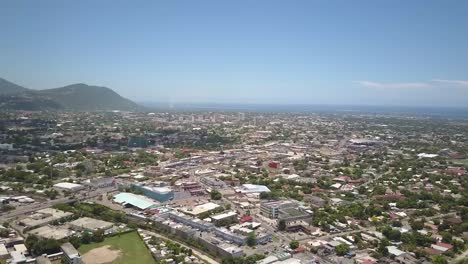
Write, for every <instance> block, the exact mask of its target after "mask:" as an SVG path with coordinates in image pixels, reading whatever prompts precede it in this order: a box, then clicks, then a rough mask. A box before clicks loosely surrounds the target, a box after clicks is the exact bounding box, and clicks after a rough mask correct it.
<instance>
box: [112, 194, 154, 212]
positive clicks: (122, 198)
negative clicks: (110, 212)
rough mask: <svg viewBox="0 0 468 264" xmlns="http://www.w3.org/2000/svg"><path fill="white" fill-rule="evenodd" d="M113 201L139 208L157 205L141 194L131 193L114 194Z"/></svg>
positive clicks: (143, 208) (145, 208) (144, 208)
mask: <svg viewBox="0 0 468 264" xmlns="http://www.w3.org/2000/svg"><path fill="white" fill-rule="evenodd" d="M114 202H116V203H119V204H121V205H122V206H125V207H135V208H138V209H140V210H147V209H151V208H155V207H157V206H158V205H157V203H156V202H154V201H153V200H151V199H148V198H146V197H145V196H142V195H137V194H133V193H127V192H121V193H119V194H117V195H115V196H114Z"/></svg>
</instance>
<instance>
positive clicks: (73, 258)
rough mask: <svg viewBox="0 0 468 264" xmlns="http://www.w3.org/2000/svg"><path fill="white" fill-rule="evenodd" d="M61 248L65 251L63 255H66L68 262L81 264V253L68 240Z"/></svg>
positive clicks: (69, 263)
mask: <svg viewBox="0 0 468 264" xmlns="http://www.w3.org/2000/svg"><path fill="white" fill-rule="evenodd" d="M60 249H61V250H62V252H63V255H64V256H65V259H66V261H67V263H68V264H81V263H82V261H81V255H80V253H79V252H78V250H76V248H75V247H74V246H73V245H72V244H71V243H70V242H67V243H65V244H63V245H61V246H60Z"/></svg>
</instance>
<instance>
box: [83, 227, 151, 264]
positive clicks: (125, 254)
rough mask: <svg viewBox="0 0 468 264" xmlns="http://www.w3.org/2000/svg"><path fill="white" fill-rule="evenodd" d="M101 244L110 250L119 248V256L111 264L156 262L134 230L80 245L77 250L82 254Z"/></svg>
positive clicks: (149, 263)
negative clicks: (97, 241)
mask: <svg viewBox="0 0 468 264" xmlns="http://www.w3.org/2000/svg"><path fill="white" fill-rule="evenodd" d="M103 246H110V248H111V249H112V250H120V252H121V254H120V256H119V257H118V258H117V259H116V260H114V261H112V262H111V263H112V264H127V263H141V264H147V263H148V264H154V263H156V261H155V260H154V259H153V257H152V256H151V253H150V252H149V250H148V249H147V248H146V246H145V243H144V242H143V241H142V240H141V238H140V237H139V236H138V234H137V233H136V232H131V233H127V234H123V235H120V236H113V237H109V238H106V239H105V240H104V241H103V242H100V243H91V244H86V245H82V246H81V247H80V248H79V249H78V251H79V252H80V253H81V255H84V254H86V252H88V251H90V250H92V249H95V248H100V247H103Z"/></svg>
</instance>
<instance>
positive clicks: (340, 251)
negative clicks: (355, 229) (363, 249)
mask: <svg viewBox="0 0 468 264" xmlns="http://www.w3.org/2000/svg"><path fill="white" fill-rule="evenodd" d="M349 250H350V248H349V246H348V245H347V244H340V245H338V246H336V247H335V251H336V254H337V255H338V256H343V255H344V254H346V253H348V252H349Z"/></svg>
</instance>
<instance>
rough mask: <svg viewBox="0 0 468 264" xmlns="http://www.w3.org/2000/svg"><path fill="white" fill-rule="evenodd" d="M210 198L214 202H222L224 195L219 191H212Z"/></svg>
mask: <svg viewBox="0 0 468 264" xmlns="http://www.w3.org/2000/svg"><path fill="white" fill-rule="evenodd" d="M210 196H211V199H213V200H221V198H223V195H222V194H221V193H220V192H219V191H217V190H212V191H211V193H210Z"/></svg>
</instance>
